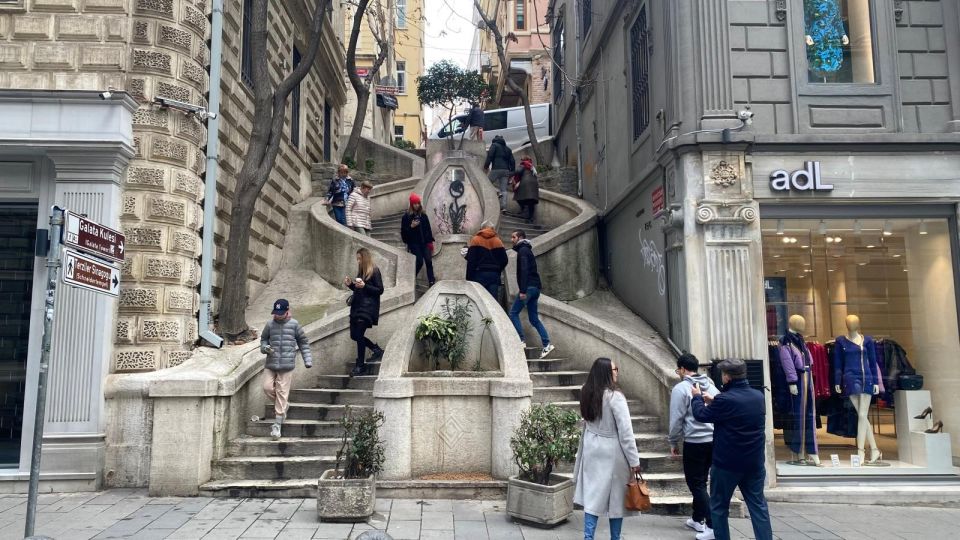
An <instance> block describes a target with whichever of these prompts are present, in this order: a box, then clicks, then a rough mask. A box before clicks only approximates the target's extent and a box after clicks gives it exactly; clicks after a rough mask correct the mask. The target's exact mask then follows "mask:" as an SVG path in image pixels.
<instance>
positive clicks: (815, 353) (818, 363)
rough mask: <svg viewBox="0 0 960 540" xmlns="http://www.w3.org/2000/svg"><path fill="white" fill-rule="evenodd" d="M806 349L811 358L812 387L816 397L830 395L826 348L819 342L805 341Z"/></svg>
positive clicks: (820, 397) (828, 362)
mask: <svg viewBox="0 0 960 540" xmlns="http://www.w3.org/2000/svg"><path fill="white" fill-rule="evenodd" d="M807 350H808V351H810V357H811V358H813V368H812V371H813V389H814V395H816V396H817V399H822V398H828V397H830V394H831V392H830V361H829V360H828V358H827V348H826V347H824V346H823V345H821V344H819V343H807Z"/></svg>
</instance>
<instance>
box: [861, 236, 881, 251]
mask: <svg viewBox="0 0 960 540" xmlns="http://www.w3.org/2000/svg"><path fill="white" fill-rule="evenodd" d="M879 243H880V242H879V239H878V238H877V237H875V236H867V237H866V239H865V240H864V244H866V246H867V249H873V248H875V247H877V244H879Z"/></svg>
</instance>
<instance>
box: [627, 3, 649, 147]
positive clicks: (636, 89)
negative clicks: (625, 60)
mask: <svg viewBox="0 0 960 540" xmlns="http://www.w3.org/2000/svg"><path fill="white" fill-rule="evenodd" d="M649 45H650V33H649V32H648V31H647V6H643V7H642V8H640V14H639V15H638V16H637V20H636V21H635V22H634V23H633V27H632V28H631V29H630V63H631V65H632V71H633V81H632V83H633V140H634V141H636V140H637V139H638V138H640V135H642V134H643V132H644V131H646V130H647V126H648V125H650V56H649V51H650V47H649Z"/></svg>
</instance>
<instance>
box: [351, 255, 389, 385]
mask: <svg viewBox="0 0 960 540" xmlns="http://www.w3.org/2000/svg"><path fill="white" fill-rule="evenodd" d="M343 284H344V286H346V287H347V288H349V289H350V290H351V291H353V296H352V297H351V300H350V339H352V340H353V341H356V342H357V364H356V366H355V367H354V368H353V371H352V372H351V374H352V375H364V374H366V373H367V367H366V361H365V359H364V358H365V357H366V354H367V349H370V350H371V351H373V356H371V357H370V360H371V361H376V360H379V359H380V357H382V356H383V349H382V348H381V347H380V346H379V345H377V344H376V343H374V342H372V341H370V338H368V337H366V336H365V335H364V334H365V333H366V332H367V329H369V328H370V327H373V326H376V325H377V323H379V322H380V295H382V294H383V277H381V275H380V269H379V268H377V267H376V266H375V265H374V264H373V256H372V255H371V254H370V251H369V250H368V249H367V248H360V249H358V250H357V277H355V278H353V279H350V277H345V278H344V279H343Z"/></svg>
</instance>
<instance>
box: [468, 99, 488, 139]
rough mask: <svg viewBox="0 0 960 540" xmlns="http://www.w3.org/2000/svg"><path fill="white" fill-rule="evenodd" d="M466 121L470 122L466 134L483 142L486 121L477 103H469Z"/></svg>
mask: <svg viewBox="0 0 960 540" xmlns="http://www.w3.org/2000/svg"><path fill="white" fill-rule="evenodd" d="M468 123H469V124H470V133H469V134H468V135H467V136H468V137H470V138H471V139H473V140H475V141H480V142H483V129H484V128H485V127H487V126H486V124H487V123H486V118H485V117H484V115H483V109H481V108H480V104H479V103H472V104H471V106H470V116H469V117H468Z"/></svg>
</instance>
